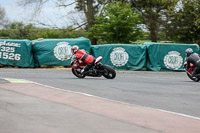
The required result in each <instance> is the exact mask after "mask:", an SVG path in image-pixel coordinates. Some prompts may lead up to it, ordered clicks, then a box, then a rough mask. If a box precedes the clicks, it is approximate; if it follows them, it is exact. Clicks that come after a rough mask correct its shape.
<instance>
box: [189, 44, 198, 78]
mask: <svg viewBox="0 0 200 133" xmlns="http://www.w3.org/2000/svg"><path fill="white" fill-rule="evenodd" d="M185 54H186V61H187V66H186V70H188V69H189V68H190V63H192V64H193V65H194V66H195V69H194V71H193V72H192V77H195V76H197V74H199V73H200V57H199V55H198V54H197V53H194V52H193V50H192V49H191V48H188V49H186V50H185Z"/></svg>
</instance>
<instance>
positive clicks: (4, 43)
mask: <svg viewBox="0 0 200 133" xmlns="http://www.w3.org/2000/svg"><path fill="white" fill-rule="evenodd" d="M31 51H32V44H31V41H29V40H4V39H3V40H0V64H2V65H9V66H18V67H34V61H33V55H32V52H31Z"/></svg>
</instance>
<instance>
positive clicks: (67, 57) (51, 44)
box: [32, 37, 91, 67]
mask: <svg viewBox="0 0 200 133" xmlns="http://www.w3.org/2000/svg"><path fill="white" fill-rule="evenodd" d="M32 42H33V54H34V59H35V64H36V67H37V66H41V65H49V66H66V65H69V64H70V61H71V56H72V53H71V46H73V45H78V46H79V48H80V49H85V50H86V51H88V52H91V42H90V40H89V39H87V38H83V37H81V38H76V39H43V40H40V41H38V40H33V41H32Z"/></svg>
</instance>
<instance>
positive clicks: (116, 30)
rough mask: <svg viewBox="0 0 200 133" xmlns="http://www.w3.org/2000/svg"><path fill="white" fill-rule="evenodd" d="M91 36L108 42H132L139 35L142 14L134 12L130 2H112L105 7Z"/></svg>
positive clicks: (97, 18) (91, 31)
mask: <svg viewBox="0 0 200 133" xmlns="http://www.w3.org/2000/svg"><path fill="white" fill-rule="evenodd" d="M95 22H96V24H95V25H94V26H93V28H92V29H91V30H90V36H93V37H94V38H97V39H99V40H104V42H107V43H130V42H131V41H135V40H136V38H137V36H138V35H139V33H140V32H139V31H140V28H139V27H138V24H140V23H141V16H140V15H139V14H136V13H134V9H133V8H131V5H130V3H122V2H116V3H114V2H113V3H110V4H108V5H107V6H106V7H104V8H103V11H102V13H101V14H100V16H98V17H96V21H95Z"/></svg>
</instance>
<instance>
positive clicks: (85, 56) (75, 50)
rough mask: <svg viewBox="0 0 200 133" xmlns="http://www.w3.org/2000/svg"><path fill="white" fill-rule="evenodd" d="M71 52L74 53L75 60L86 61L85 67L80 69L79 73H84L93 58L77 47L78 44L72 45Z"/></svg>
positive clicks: (92, 61) (92, 62)
mask: <svg viewBox="0 0 200 133" xmlns="http://www.w3.org/2000/svg"><path fill="white" fill-rule="evenodd" d="M71 49H72V53H73V54H74V55H75V57H76V60H77V59H79V60H81V61H83V62H84V63H86V64H87V65H86V67H85V68H84V69H82V71H81V74H85V72H87V71H88V70H89V69H90V68H91V67H92V66H93V65H94V63H95V58H94V57H93V56H92V55H89V53H88V52H86V51H85V50H84V49H79V47H78V46H76V45H75V46H73V47H72V48H71Z"/></svg>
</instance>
